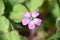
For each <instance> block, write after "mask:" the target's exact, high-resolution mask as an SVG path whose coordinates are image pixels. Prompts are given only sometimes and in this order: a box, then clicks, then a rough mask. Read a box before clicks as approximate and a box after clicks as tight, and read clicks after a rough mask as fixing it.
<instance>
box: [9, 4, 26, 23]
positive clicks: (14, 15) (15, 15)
mask: <svg viewBox="0 0 60 40" xmlns="http://www.w3.org/2000/svg"><path fill="white" fill-rule="evenodd" d="M25 11H27V9H26V8H25V7H24V6H23V5H21V4H18V5H15V6H14V7H13V11H12V12H11V14H10V19H11V20H13V21H14V22H16V23H19V22H21V20H22V18H23V14H24V12H25Z"/></svg>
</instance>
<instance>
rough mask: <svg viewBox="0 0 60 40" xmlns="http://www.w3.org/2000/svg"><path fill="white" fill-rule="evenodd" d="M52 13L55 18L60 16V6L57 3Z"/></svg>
mask: <svg viewBox="0 0 60 40" xmlns="http://www.w3.org/2000/svg"><path fill="white" fill-rule="evenodd" d="M52 13H53V15H54V17H59V16H60V12H59V5H58V4H57V3H56V4H55V6H54V9H53V10H52Z"/></svg>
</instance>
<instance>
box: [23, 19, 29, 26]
mask: <svg viewBox="0 0 60 40" xmlns="http://www.w3.org/2000/svg"><path fill="white" fill-rule="evenodd" d="M29 22H30V19H27V18H23V19H22V24H23V25H27V24H28V23H29Z"/></svg>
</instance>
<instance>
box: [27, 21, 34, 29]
mask: <svg viewBox="0 0 60 40" xmlns="http://www.w3.org/2000/svg"><path fill="white" fill-rule="evenodd" d="M28 28H29V29H30V30H34V29H35V24H34V22H33V21H31V22H30V23H29V24H28Z"/></svg>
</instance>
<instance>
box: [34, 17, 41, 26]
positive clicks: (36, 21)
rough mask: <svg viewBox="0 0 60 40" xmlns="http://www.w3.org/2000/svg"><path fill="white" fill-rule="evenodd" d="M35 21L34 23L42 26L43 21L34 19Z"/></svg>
mask: <svg viewBox="0 0 60 40" xmlns="http://www.w3.org/2000/svg"><path fill="white" fill-rule="evenodd" d="M33 21H34V23H35V24H36V25H40V24H41V22H42V20H41V19H39V18H35V19H33Z"/></svg>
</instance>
